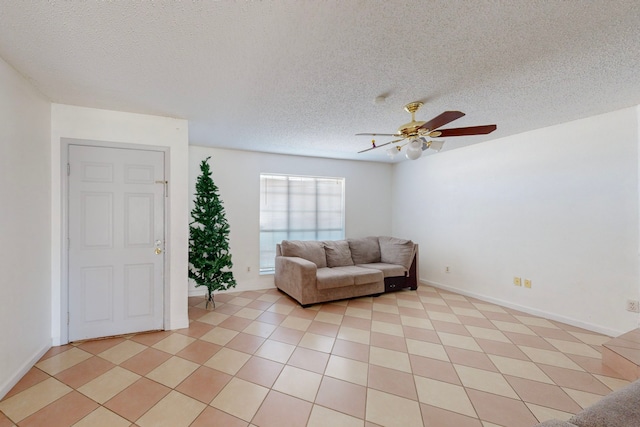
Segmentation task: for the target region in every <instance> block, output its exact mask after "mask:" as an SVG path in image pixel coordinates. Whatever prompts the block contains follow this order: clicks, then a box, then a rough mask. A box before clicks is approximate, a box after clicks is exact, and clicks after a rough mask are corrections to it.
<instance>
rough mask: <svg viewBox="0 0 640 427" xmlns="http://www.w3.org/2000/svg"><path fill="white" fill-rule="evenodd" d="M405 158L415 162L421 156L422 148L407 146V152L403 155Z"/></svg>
mask: <svg viewBox="0 0 640 427" xmlns="http://www.w3.org/2000/svg"><path fill="white" fill-rule="evenodd" d="M405 156H407V159H409V160H417V159H419V158H420V156H422V146H421V145H420V146H418V147H417V148H416V147H415V146H414V145H412V144H409V146H408V147H407V152H406V153H405Z"/></svg>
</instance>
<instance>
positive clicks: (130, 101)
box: [0, 0, 640, 161]
mask: <svg viewBox="0 0 640 427" xmlns="http://www.w3.org/2000/svg"><path fill="white" fill-rule="evenodd" d="M0 1H1V5H0V56H1V57H2V58H4V59H5V60H6V61H7V62H9V63H10V64H11V65H12V66H13V67H15V68H16V69H17V70H18V71H19V72H20V73H22V74H23V75H24V76H26V77H27V78H28V79H29V80H30V81H31V82H32V83H33V84H34V85H35V86H36V87H37V88H38V89H39V90H40V91H41V92H42V93H43V94H44V95H45V96H47V97H48V98H49V99H50V100H51V101H52V102H56V103H63V104H73V105H81V106H87V107H96V108H105V109H113V110H122V111H129V112H139V113H148V114H157V115H164V116H170V117H178V118H184V119H188V120H189V134H190V135H189V138H190V142H191V144H197V145H209V146H215V147H227V148H235V149H246V150H256V151H265V152H274V153H288V154H299V155H309V156H320V157H330V158H343V159H361V160H373V161H387V160H388V159H387V158H386V156H385V153H384V149H380V150H373V151H371V152H368V153H365V154H356V152H357V151H359V150H361V149H364V148H367V147H368V145H369V139H368V138H367V137H363V136H354V134H355V133H358V132H384V133H393V132H395V130H396V128H397V127H398V126H399V125H401V124H403V123H406V122H408V121H409V120H410V116H409V114H408V113H406V112H404V111H403V109H402V107H403V106H404V105H405V104H406V103H408V102H411V101H415V100H422V101H425V102H426V105H425V106H424V107H423V108H422V109H421V110H420V111H418V113H417V117H416V118H417V120H428V119H430V118H432V117H433V116H435V115H437V114H439V113H441V112H442V111H444V110H451V109H453V110H461V111H463V112H465V113H466V114H467V116H466V117H463V118H462V119H460V120H457V121H455V122H454V123H452V124H451V125H450V126H448V127H459V126H473V125H482V124H490V123H496V124H497V125H498V130H497V131H496V132H494V133H492V134H491V135H487V136H475V137H458V138H449V139H447V140H446V143H445V149H454V148H458V147H462V146H465V145H469V144H473V143H481V142H483V141H487V140H489V139H494V138H498V137H503V136H507V135H512V134H515V133H520V132H524V131H527V130H531V129H536V128H541V127H545V126H549V125H553V124H557V123H561V122H566V121H569V120H574V119H578V118H582V117H587V116H590V115H594V114H599V113H603V112H607V111H612V110H615V109H619V108H623V107H628V106H632V105H637V104H640V79H639V75H640V74H639V72H640V2H639V1H638V0H627V1H616V0H592V1H582V0H581V1H577V0H573V1H572V0H563V1H560V0H557V1H552V0H540V1H530V0H511V1H500V0H492V1H488V0H486V1H480V0H478V1H475V0H468V1H463V0H457V1H453V0H445V1H424V0H420V1H373V0H358V1H356V0H341V1H256V2H247V1H215V2H214V1H183V2H177V1H176V2H174V1H155V2H134V1H123V2H105V1H80V0H77V1H73V0H71V1H58V2H56V1H45V0H41V1H36V0H23V1H10V0H0ZM379 95H386V96H387V98H386V101H385V102H384V103H382V104H376V103H374V99H375V98H376V97H377V96H379ZM445 127H446V126H445ZM603 137H604V138H606V131H603ZM381 142H384V139H383V138H380V139H379V143H381Z"/></svg>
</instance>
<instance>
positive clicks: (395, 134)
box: [356, 133, 402, 136]
mask: <svg viewBox="0 0 640 427" xmlns="http://www.w3.org/2000/svg"><path fill="white" fill-rule="evenodd" d="M358 135H368V136H402V135H400V134H397V133H356V136H358Z"/></svg>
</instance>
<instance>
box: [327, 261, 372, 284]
mask: <svg viewBox="0 0 640 427" xmlns="http://www.w3.org/2000/svg"><path fill="white" fill-rule="evenodd" d="M334 270H339V271H341V272H344V273H346V274H349V275H350V276H352V277H353V284H354V285H366V284H369V283H375V282H382V281H384V276H383V274H382V271H380V270H374V269H372V268H362V267H358V266H355V265H349V266H345V267H336V268H334Z"/></svg>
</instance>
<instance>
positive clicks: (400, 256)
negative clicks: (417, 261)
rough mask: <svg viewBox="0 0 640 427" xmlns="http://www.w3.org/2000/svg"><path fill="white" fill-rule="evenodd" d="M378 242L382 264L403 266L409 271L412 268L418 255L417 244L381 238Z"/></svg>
mask: <svg viewBox="0 0 640 427" xmlns="http://www.w3.org/2000/svg"><path fill="white" fill-rule="evenodd" d="M378 242H379V243H380V259H381V260H382V262H385V263H387V264H399V265H403V266H404V268H406V269H407V270H408V269H409V268H411V263H412V262H413V256H414V255H415V253H416V247H415V244H414V243H413V242H412V241H411V240H405V239H397V238H395V237H387V236H380V237H378Z"/></svg>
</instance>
